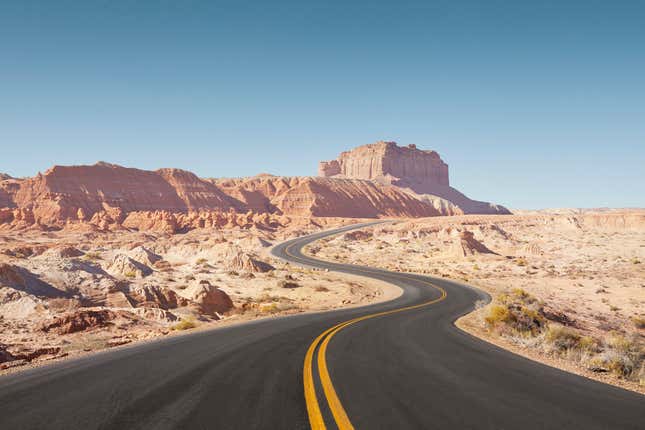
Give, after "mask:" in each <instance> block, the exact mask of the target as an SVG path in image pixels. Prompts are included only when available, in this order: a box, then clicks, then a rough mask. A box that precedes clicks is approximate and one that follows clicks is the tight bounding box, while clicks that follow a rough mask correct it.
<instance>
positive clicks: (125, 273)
mask: <svg viewBox="0 0 645 430" xmlns="http://www.w3.org/2000/svg"><path fill="white" fill-rule="evenodd" d="M105 270H106V272H108V273H109V274H110V275H112V276H116V277H121V278H143V277H145V276H148V275H150V274H151V273H152V269H151V268H150V267H148V266H146V265H145V264H141V263H139V262H138V261H136V260H133V259H132V258H130V257H128V256H127V255H125V254H117V255H115V256H114V258H113V259H112V261H111V262H110V264H108V266H107V268H106V269H105Z"/></svg>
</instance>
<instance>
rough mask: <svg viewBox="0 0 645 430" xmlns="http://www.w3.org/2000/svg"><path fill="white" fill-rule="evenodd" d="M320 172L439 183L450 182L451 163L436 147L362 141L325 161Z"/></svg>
mask: <svg viewBox="0 0 645 430" xmlns="http://www.w3.org/2000/svg"><path fill="white" fill-rule="evenodd" d="M318 176H324V177H331V176H344V177H347V178H355V179H367V180H373V181H377V182H387V183H391V182H393V181H396V180H397V179H400V178H414V179H415V180H416V181H422V182H428V183H433V184H437V185H445V186H448V185H450V181H449V178H448V165H447V164H446V163H444V162H443V161H442V160H441V157H440V156H439V154H438V153H437V152H435V151H423V150H420V149H417V147H416V146H415V145H409V146H406V147H401V146H398V145H397V144H396V143H395V142H377V143H374V144H371V145H363V146H359V147H358V148H355V149H353V150H351V151H345V152H342V153H341V154H340V156H339V157H338V159H337V160H332V161H323V162H321V163H320V165H319V167H318Z"/></svg>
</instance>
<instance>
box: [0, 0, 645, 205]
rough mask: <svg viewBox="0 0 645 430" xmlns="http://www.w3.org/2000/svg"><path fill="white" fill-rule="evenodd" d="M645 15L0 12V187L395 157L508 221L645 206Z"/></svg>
mask: <svg viewBox="0 0 645 430" xmlns="http://www.w3.org/2000/svg"><path fill="white" fill-rule="evenodd" d="M643 23H645V2H644V1H620V0H618V1H606V0H605V1H594V0H586V1H577V0H567V1H561V0H559V1H535V2H528V1H516V0H514V1H496V0H487V1H430V0H428V1H422V2H405V1H397V2H392V1H387V2H380V1H377V0H375V1H370V2H360V1H352V2H347V1H339V2H334V1H325V2H321V1H317V2H310V1H307V0H299V1H293V2H281V1H277V0H276V1H272V2H267V1H257V2H248V1H241V0H237V1H230V2H224V1H189V0H184V1H178V0H173V1H170V0H158V1H151V2H143V1H135V0H132V1H108V0H103V1H93V0H78V1H66V0H57V1H55V2H52V1H40V2H36V1H30V0H20V1H13V0H3V1H2V2H0V172H6V173H9V174H11V175H13V176H16V177H22V176H32V175H35V174H36V173H37V172H39V171H44V170H46V169H47V168H49V167H50V166H52V165H54V164H92V163H94V162H96V161H98V160H102V161H108V162H112V163H117V164H121V165H125V166H131V167H139V168H143V169H156V168H160V167H178V168H183V169H187V170H191V171H193V172H195V173H197V174H198V175H200V176H203V177H230V176H250V175H255V174H257V173H261V172H268V173H273V174H279V175H314V174H316V171H317V163H318V161H320V160H328V159H333V158H335V157H336V156H337V154H338V153H339V152H341V151H343V150H347V149H350V148H352V147H355V146H358V145H363V144H367V143H372V142H375V141H378V140H392V141H396V142H398V143H399V144H401V145H408V144H416V145H417V146H418V147H419V148H422V149H434V150H436V151H438V152H439V153H440V154H441V156H442V158H443V159H444V161H446V162H447V163H448V164H449V165H450V178H451V184H452V185H453V186H455V187H456V188H458V189H459V190H460V191H462V192H464V193H465V194H466V195H468V196H469V197H472V198H476V199H480V200H487V201H493V202H496V203H500V204H504V205H506V206H508V207H511V208H527V209H528V208H547V207H645V192H644V191H645V24H643Z"/></svg>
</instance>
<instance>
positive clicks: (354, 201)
mask: <svg viewBox="0 0 645 430" xmlns="http://www.w3.org/2000/svg"><path fill="white" fill-rule="evenodd" d="M214 183H216V184H217V185H218V186H219V187H220V188H221V189H222V191H224V192H225V193H227V194H229V195H230V196H231V197H234V198H235V199H237V200H239V201H241V202H243V203H244V204H245V205H247V207H248V208H249V209H250V210H253V211H257V212H262V211H267V212H271V213H277V214H281V215H292V216H304V217H308V216H316V217H347V218H378V217H388V216H390V217H405V216H410V217H426V216H437V215H442V212H440V211H439V210H437V209H436V208H435V207H434V205H432V204H431V203H428V202H424V201H421V200H419V199H418V198H415V197H414V196H412V195H410V194H409V193H407V192H405V191H403V190H401V189H399V188H397V187H394V186H391V185H381V184H378V183H375V182H373V181H366V180H357V179H342V178H341V179H339V178H313V177H280V176H270V175H260V176H255V177H252V178H242V179H224V180H215V181H214Z"/></svg>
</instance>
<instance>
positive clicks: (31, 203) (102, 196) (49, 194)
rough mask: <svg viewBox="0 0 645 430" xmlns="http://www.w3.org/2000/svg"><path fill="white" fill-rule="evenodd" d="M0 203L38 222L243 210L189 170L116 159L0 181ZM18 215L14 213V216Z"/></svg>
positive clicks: (53, 222) (53, 169) (50, 222)
mask: <svg viewBox="0 0 645 430" xmlns="http://www.w3.org/2000/svg"><path fill="white" fill-rule="evenodd" d="M0 207H5V208H6V207H9V208H19V209H20V210H21V211H24V212H26V213H27V215H26V216H29V217H33V219H34V222H35V223H37V224H41V225H60V224H61V223H64V222H66V221H88V220H91V219H93V218H94V217H102V216H103V214H105V216H104V217H110V219H111V221H114V222H120V221H122V220H123V218H124V216H125V214H127V213H130V212H133V211H159V210H161V211H168V212H173V213H174V212H188V211H196V210H202V209H206V210H214V209H219V210H231V209H232V210H243V209H244V208H243V205H241V204H240V203H239V202H237V201H235V200H234V199H232V198H231V197H229V196H228V195H226V194H224V193H222V192H221V191H220V190H219V189H218V188H217V187H216V186H214V185H213V184H212V183H210V182H208V181H204V180H202V179H200V178H198V177H197V176H195V175H194V174H193V173H190V172H186V171H183V170H179V169H161V170H158V171H147V170H140V169H132V168H125V167H121V166H117V165H114V164H107V163H103V162H100V163H97V164H95V165H93V166H54V167H52V168H51V169H49V170H47V171H46V172H45V173H44V174H40V173H39V174H38V175H37V176H35V177H33V178H28V179H25V180H21V181H15V180H5V181H2V182H0ZM14 218H16V215H14Z"/></svg>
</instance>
